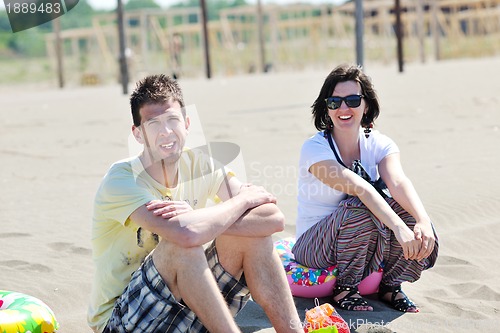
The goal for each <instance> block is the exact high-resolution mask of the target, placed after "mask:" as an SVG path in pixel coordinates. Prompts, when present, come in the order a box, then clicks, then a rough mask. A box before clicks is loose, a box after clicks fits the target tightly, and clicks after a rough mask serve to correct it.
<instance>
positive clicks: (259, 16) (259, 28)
mask: <svg viewBox="0 0 500 333" xmlns="http://www.w3.org/2000/svg"><path fill="white" fill-rule="evenodd" d="M257 32H258V35H259V59H260V66H261V67H260V68H261V71H262V72H263V73H265V72H266V49H265V44H264V17H263V14H262V0H257Z"/></svg>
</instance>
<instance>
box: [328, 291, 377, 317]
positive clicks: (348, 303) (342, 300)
mask: <svg viewBox="0 0 500 333" xmlns="http://www.w3.org/2000/svg"><path fill="white" fill-rule="evenodd" d="M333 301H334V302H335V303H337V305H338V306H339V307H340V308H341V309H344V310H350V311H373V308H372V307H371V306H370V305H368V303H367V302H366V301H365V300H364V299H363V297H361V295H360V294H359V292H358V288H357V287H344V286H339V285H337V286H336V287H335V289H334V291H333Z"/></svg>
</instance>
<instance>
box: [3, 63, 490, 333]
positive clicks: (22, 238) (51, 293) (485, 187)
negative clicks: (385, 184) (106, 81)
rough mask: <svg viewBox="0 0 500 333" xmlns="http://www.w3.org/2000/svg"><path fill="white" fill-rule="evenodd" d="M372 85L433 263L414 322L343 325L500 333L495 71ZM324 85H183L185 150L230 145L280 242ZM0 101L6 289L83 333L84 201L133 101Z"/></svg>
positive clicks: (406, 317)
mask: <svg viewBox="0 0 500 333" xmlns="http://www.w3.org/2000/svg"><path fill="white" fill-rule="evenodd" d="M366 71H367V73H368V74H369V75H370V76H371V77H372V78H373V81H374V84H375V87H376V89H377V91H378V94H379V97H380V101H381V115H380V118H379V119H378V121H377V122H376V128H377V129H379V130H380V131H381V132H383V133H385V134H387V135H389V136H390V137H391V138H392V139H394V140H395V141H396V143H397V144H398V145H399V147H400V149H401V152H402V153H401V158H402V162H403V166H404V168H405V171H406V173H407V175H408V176H409V177H410V179H411V180H412V181H413V183H414V185H415V187H416V188H417V190H418V192H419V194H420V196H421V198H422V200H423V202H424V204H425V206H426V208H427V210H428V212H429V214H430V216H431V218H432V219H433V221H434V223H435V226H436V229H437V232H438V234H439V237H440V257H439V259H438V262H437V264H436V266H435V267H434V268H433V269H431V270H429V271H427V272H424V273H423V275H422V278H421V279H420V280H419V281H417V282H416V283H413V284H405V285H403V288H404V290H405V291H406V292H407V294H408V295H409V296H410V297H411V298H412V299H413V300H414V301H415V302H416V303H417V304H418V305H419V306H420V309H421V312H420V313H419V314H402V313H399V312H396V311H393V310H391V309H389V308H388V307H387V306H386V305H385V304H383V303H380V302H378V301H377V300H376V298H375V297H371V298H370V303H371V304H372V305H373V306H374V309H375V310H374V311H373V312H371V313H357V312H346V311H339V313H340V314H341V315H342V316H343V317H344V319H346V320H347V322H348V323H349V324H350V325H351V332H417V331H424V332H496V331H497V330H498V327H499V326H500V313H499V312H500V277H499V276H500V255H499V253H500V217H499V216H500V193H499V192H498V187H499V185H500V172H498V165H499V163H500V154H499V153H498V151H499V150H498V145H499V144H500V95H499V93H498V91H499V88H500V79H499V78H500V58H488V59H477V60H458V61H443V62H431V63H427V64H409V65H407V66H406V68H405V72H404V73H402V74H400V73H398V72H397V70H396V67H395V66H391V67H381V66H375V65H374V66H373V67H371V66H367V68H366ZM327 74H328V70H321V71H320V70H318V71H307V72H301V73H273V74H267V75H264V74H258V75H253V76H245V77H231V78H214V79H212V80H210V81H207V80H204V79H183V80H181V81H180V83H181V86H182V88H183V89H184V92H185V101H186V103H187V104H188V105H195V106H196V112H197V113H196V117H195V118H198V119H196V120H197V121H198V120H199V121H200V122H201V126H200V128H201V129H202V130H203V134H201V133H199V131H198V133H193V136H196V135H197V136H198V137H199V138H201V139H202V140H205V141H206V142H211V141H225V142H232V143H234V144H236V145H238V146H239V148H240V149H241V151H240V155H238V157H237V158H236V162H238V163H239V164H240V166H241V165H242V164H243V165H244V169H246V175H244V174H242V172H241V171H240V176H241V178H246V179H247V180H248V181H251V182H253V183H256V184H260V185H264V186H266V187H267V188H268V189H269V190H270V191H272V192H273V193H275V194H276V195H277V197H278V204H279V207H280V208H281V209H282V210H283V212H284V213H285V215H286V217H287V227H286V230H285V231H284V232H282V233H280V234H277V235H275V237H276V239H278V238H280V237H289V236H293V235H294V230H295V218H296V176H297V163H298V157H299V151H300V147H301V145H302V143H303V141H304V140H305V139H306V138H308V137H309V136H311V135H312V134H314V132H315V129H314V126H313V124H312V122H311V115H310V108H309V107H310V105H311V104H312V102H313V101H314V99H315V98H316V97H317V94H318V92H319V89H320V87H321V85H322V83H323V80H324V78H325V77H326V75H327ZM132 87H133V86H132V85H131V89H132ZM0 101H1V117H0V127H1V129H2V134H1V135H0V140H1V141H0V158H1V164H0V170H1V174H0V182H1V188H2V190H1V191H0V202H1V204H0V207H1V208H0V221H1V222H0V244H1V246H0V289H5V290H13V291H19V292H23V293H26V294H29V295H33V296H35V297H37V298H40V299H41V300H43V301H44V302H46V303H47V304H48V305H49V306H50V307H51V308H52V310H53V311H54V312H55V314H56V317H57V319H58V320H59V322H60V324H61V328H60V332H71V333H78V332H89V331H90V330H89V329H88V327H87V325H86V310H87V303H88V297H89V292H90V287H91V280H92V275H93V265H92V259H91V243H90V231H91V216H92V204H93V202H92V201H93V196H94V193H95V191H96V189H97V186H98V184H99V182H100V179H101V178H102V176H103V175H104V173H105V172H106V170H107V169H108V167H109V166H110V164H111V163H113V162H114V161H116V160H119V159H122V158H125V157H128V156H129V154H130V148H129V145H128V143H127V142H128V139H129V134H130V127H131V117H130V111H129V106H128V96H125V95H123V94H122V93H121V89H120V87H118V86H105V87H87V88H81V87H73V88H71V87H70V88H66V89H64V90H56V89H55V88H47V87H42V88H36V87H34V86H30V87H24V86H8V87H5V86H4V87H0ZM193 132H196V131H193ZM263 283H265V282H263ZM295 301H296V305H297V308H298V309H299V314H300V315H301V316H302V318H303V316H304V311H305V309H307V308H312V307H314V300H312V299H301V298H296V299H295ZM320 301H321V302H330V300H329V299H321V300H320ZM237 321H238V324H239V325H240V327H241V329H242V331H244V332H274V330H273V329H272V327H271V325H270V323H269V320H268V319H267V317H266V316H265V314H264V312H263V311H262V309H261V308H260V307H259V306H258V305H257V304H256V303H251V304H249V305H248V306H247V307H246V308H245V309H244V310H243V312H242V313H241V314H240V315H239V316H238V317H237Z"/></svg>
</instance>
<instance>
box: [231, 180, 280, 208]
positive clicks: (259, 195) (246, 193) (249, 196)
mask: <svg viewBox="0 0 500 333" xmlns="http://www.w3.org/2000/svg"><path fill="white" fill-rule="evenodd" d="M237 196H241V197H242V198H244V199H245V201H246V202H247V205H248V209H251V208H255V207H257V206H260V205H263V204H266V203H274V204H275V203H276V197H275V196H274V195H272V194H271V193H269V192H267V191H266V190H265V189H264V188H263V187H262V186H255V185H252V184H243V185H241V188H240V192H239V193H238V195H237Z"/></svg>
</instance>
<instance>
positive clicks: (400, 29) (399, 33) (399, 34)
mask: <svg viewBox="0 0 500 333" xmlns="http://www.w3.org/2000/svg"><path fill="white" fill-rule="evenodd" d="M395 1H396V3H395V5H394V6H395V8H394V14H395V15H396V39H397V53H398V68H399V72H400V73H402V72H403V27H402V26H401V4H400V0H395Z"/></svg>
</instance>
